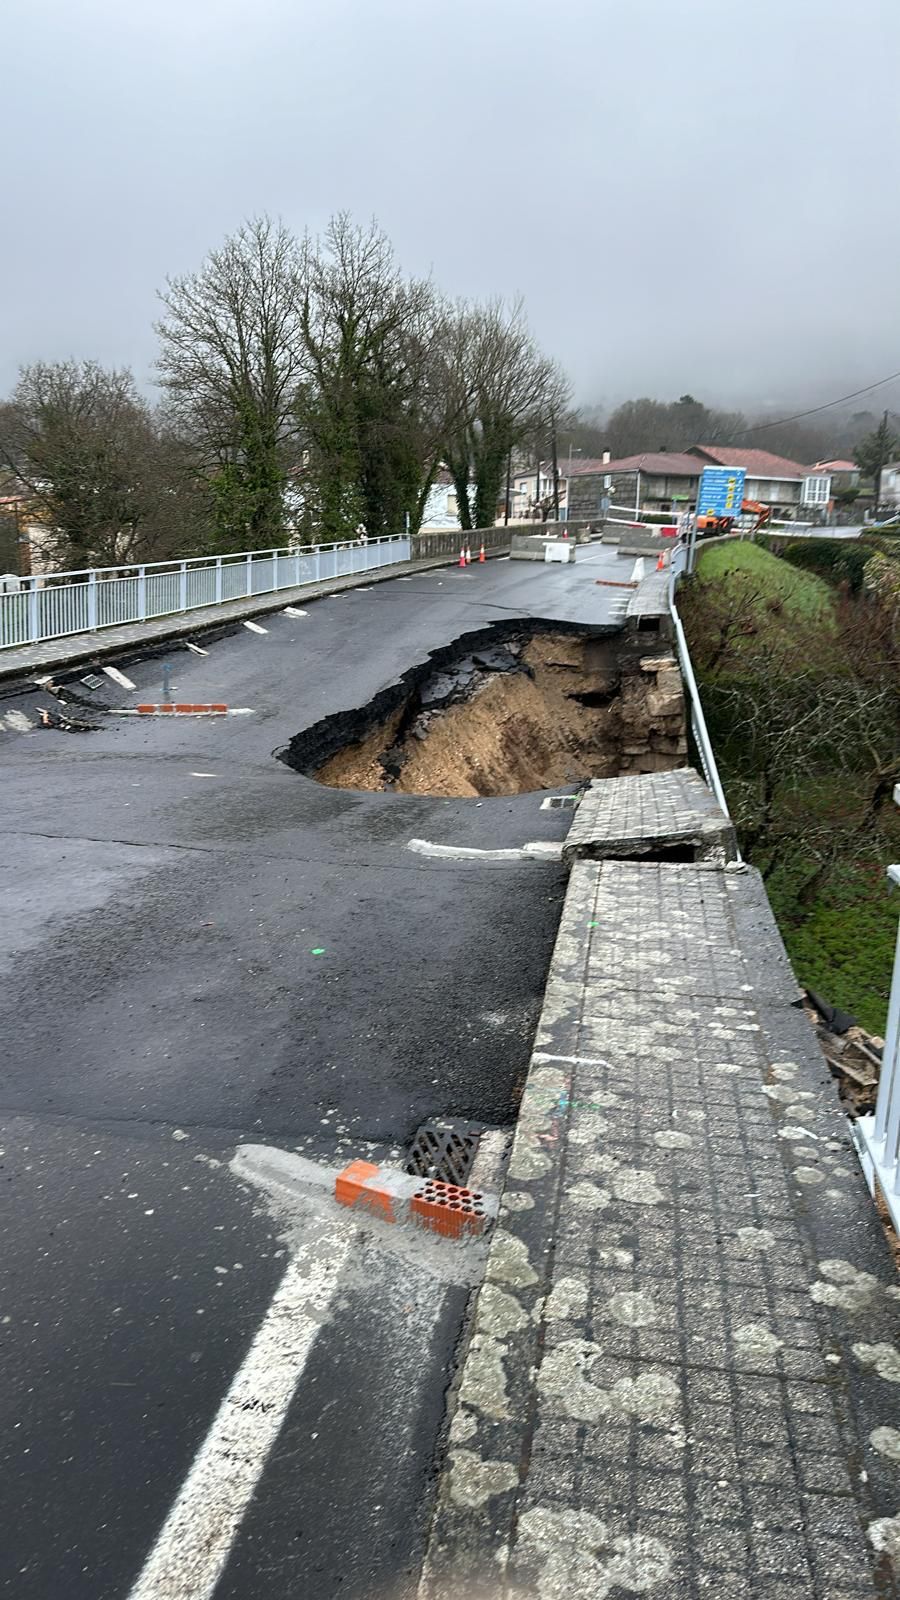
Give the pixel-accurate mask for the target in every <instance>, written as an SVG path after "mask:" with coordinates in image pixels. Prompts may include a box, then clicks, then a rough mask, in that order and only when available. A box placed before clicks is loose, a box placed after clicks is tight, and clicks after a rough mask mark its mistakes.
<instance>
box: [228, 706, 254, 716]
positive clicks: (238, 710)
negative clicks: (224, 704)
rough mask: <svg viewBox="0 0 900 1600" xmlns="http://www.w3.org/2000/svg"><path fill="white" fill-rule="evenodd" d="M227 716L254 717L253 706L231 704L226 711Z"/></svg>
mask: <svg viewBox="0 0 900 1600" xmlns="http://www.w3.org/2000/svg"><path fill="white" fill-rule="evenodd" d="M225 715H226V717H252V715H253V707H252V706H230V707H229V709H228V710H227V711H226V713H225Z"/></svg>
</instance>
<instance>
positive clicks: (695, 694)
mask: <svg viewBox="0 0 900 1600" xmlns="http://www.w3.org/2000/svg"><path fill="white" fill-rule="evenodd" d="M687 554H688V552H687V547H686V546H685V545H684V544H678V545H676V546H675V548H674V550H673V551H672V558H671V561H670V563H669V610H670V612H671V614H672V624H673V627H674V629H675V641H676V644H677V646H678V665H679V667H680V668H681V679H682V683H683V684H684V688H685V693H686V694H687V701H688V710H689V714H690V724H691V733H692V734H693V738H694V745H695V747H696V750H697V755H698V757H699V760H700V766H701V769H702V772H703V776H704V778H705V779H706V782H707V784H708V786H709V788H710V789H711V790H712V792H713V794H714V795H715V797H716V799H717V801H718V803H719V805H720V806H721V808H722V810H723V811H724V813H725V815H726V817H730V816H731V812H730V811H729V809H728V801H727V800H726V799H725V790H724V789H723V788H722V781H721V779H720V777H719V769H718V767H717V766H716V758H715V754H714V753H713V747H712V741H711V739H710V737H709V729H708V728H707V726H706V718H705V716H704V715H703V705H702V703H701V700H700V691H699V689H698V688H697V680H696V678H695V677H694V667H693V663H692V661H691V653H690V651H689V649H688V642H687V638H686V636H685V632H684V627H683V625H682V621H681V618H680V616H679V615H678V607H677V605H676V604H675V589H676V587H677V584H678V579H679V578H680V577H681V575H682V573H683V572H684V571H685V570H686V567H687ZM737 859H738V860H739V861H740V856H738V858H737Z"/></svg>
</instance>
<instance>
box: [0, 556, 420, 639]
mask: <svg viewBox="0 0 900 1600" xmlns="http://www.w3.org/2000/svg"><path fill="white" fill-rule="evenodd" d="M409 556H410V542H409V539H407V538H405V537H402V536H399V537H392V538H389V539H369V540H367V541H366V542H364V543H363V542H360V541H354V542H352V543H351V542H347V541H344V542H341V543H338V544H316V545H304V546H302V547H297V548H290V547H287V548H285V549H283V550H246V551H243V552H241V553H240V554H238V555H227V556H196V557H194V558H192V559H191V560H188V561H152V562H149V561H148V562H145V563H141V564H140V565H134V566H129V567H90V568H86V569H85V570H83V571H80V572H53V573H42V574H41V575H40V576H38V577H34V578H20V579H18V580H16V587H15V588H14V589H12V592H10V591H9V588H8V587H7V586H4V587H5V591H6V592H4V593H0V649H7V650H8V649H11V648H13V647H15V646H16V645H26V644H37V643H39V642H40V641H41V640H43V639H61V638H64V637H65V636H66V635H67V634H72V633H92V632H94V630H95V629H97V628H115V627H121V626H123V624H125V623H129V622H150V621H152V620H153V619H154V618H156V617H165V616H170V615H172V614H174V613H176V612H181V611H194V610H196V609H197V608H198V607H199V606H217V605H223V604H224V603H225V602H226V601H228V600H244V599H247V598H248V597H250V596H251V595H257V594H277V593H278V592H279V591H280V590H282V589H297V588H300V587H302V585H303V584H307V583H319V582H321V581H322V580H324V579H328V578H342V577H346V576H349V575H350V574H351V573H355V572H369V571H370V570H372V569H373V568H375V567H384V566H390V565H393V564H394V563H396V562H398V561H408V560H409ZM7 585H9V580H8V579H7Z"/></svg>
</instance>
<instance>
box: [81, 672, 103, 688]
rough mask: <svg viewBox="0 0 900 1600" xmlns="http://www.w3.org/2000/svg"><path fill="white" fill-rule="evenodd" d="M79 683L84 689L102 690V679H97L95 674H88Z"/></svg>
mask: <svg viewBox="0 0 900 1600" xmlns="http://www.w3.org/2000/svg"><path fill="white" fill-rule="evenodd" d="M81 681H82V683H83V684H84V687H85V688H86V689H102V688H103V679H102V678H98V677H97V674H96V672H89V673H88V675H87V677H86V678H82V680H81Z"/></svg>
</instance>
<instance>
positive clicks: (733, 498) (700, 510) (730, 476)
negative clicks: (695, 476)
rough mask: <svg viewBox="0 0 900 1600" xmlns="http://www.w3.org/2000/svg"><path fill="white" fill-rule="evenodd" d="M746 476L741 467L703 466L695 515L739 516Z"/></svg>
mask: <svg viewBox="0 0 900 1600" xmlns="http://www.w3.org/2000/svg"><path fill="white" fill-rule="evenodd" d="M746 477H747V474H746V472H745V471H744V468H743V467H704V468H703V474H702V476H701V478H700V492H699V494H698V496H697V515H698V516H700V517H705V516H712V517H739V516H740V514H741V502H742V501H743V498H744V482H745V479H746Z"/></svg>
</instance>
